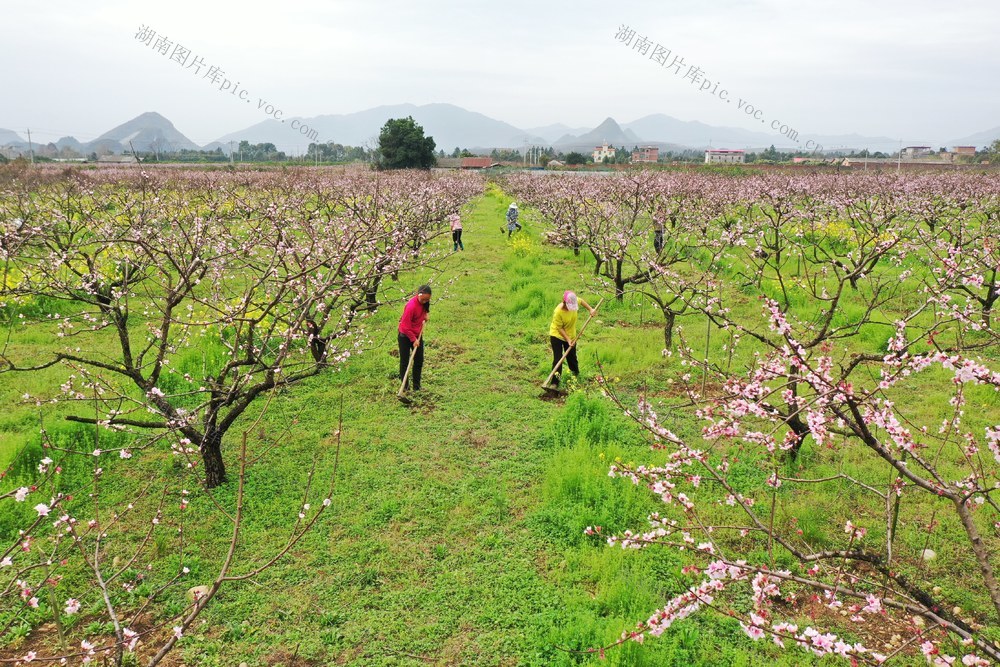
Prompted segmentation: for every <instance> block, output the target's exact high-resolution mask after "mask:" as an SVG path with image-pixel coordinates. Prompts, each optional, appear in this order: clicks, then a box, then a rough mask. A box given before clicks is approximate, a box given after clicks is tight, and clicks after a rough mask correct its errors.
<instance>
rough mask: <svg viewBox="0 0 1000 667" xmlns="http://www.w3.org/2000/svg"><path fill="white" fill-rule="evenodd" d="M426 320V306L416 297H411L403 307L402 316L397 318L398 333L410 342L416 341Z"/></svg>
mask: <svg viewBox="0 0 1000 667" xmlns="http://www.w3.org/2000/svg"><path fill="white" fill-rule="evenodd" d="M426 321H427V307H426V306H424V304H422V303H420V301H419V300H418V299H417V297H413V298H412V299H410V300H409V301H408V302H407V303H406V308H403V316H402V317H401V318H399V333H401V334H403V335H404V336H406V337H407V338H409V339H410V342H411V343H415V342H417V337H418V336H420V332H421V331H423V330H424V322H426Z"/></svg>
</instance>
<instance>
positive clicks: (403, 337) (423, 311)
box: [396, 285, 431, 391]
mask: <svg viewBox="0 0 1000 667" xmlns="http://www.w3.org/2000/svg"><path fill="white" fill-rule="evenodd" d="M430 312H431V288H430V285H421V286H420V288H419V289H417V294H416V296H414V297H413V298H412V299H410V300H409V301H408V302H407V303H406V307H405V308H403V316H402V317H400V318H399V333H398V334H397V336H396V341H397V343H398V344H399V379H400V381H402V380H403V376H404V375H406V367H407V366H409V364H410V353H411V352H412V351H413V350H414V349H415V350H416V353H415V354H414V355H413V368H412V369H411V370H410V376H411V378H408V379H407V381H406V390H407V391H409V390H410V379H412V380H413V390H414V391H420V375H421V371H422V370H423V368H424V346H423V338H422V336H421V334H423V331H424V323H425V322H427V318H428V317H430Z"/></svg>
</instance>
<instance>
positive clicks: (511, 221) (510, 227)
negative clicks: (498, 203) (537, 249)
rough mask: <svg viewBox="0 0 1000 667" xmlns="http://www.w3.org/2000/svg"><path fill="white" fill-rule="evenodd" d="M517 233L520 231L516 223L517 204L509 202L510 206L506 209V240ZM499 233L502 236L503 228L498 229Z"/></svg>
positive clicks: (518, 224) (519, 226)
mask: <svg viewBox="0 0 1000 667" xmlns="http://www.w3.org/2000/svg"><path fill="white" fill-rule="evenodd" d="M519 231H521V225H520V223H518V221H517V204H515V203H514V202H511V203H510V206H508V207H507V238H510V235H511V234H513V233H514V232H519ZM500 233H501V234H503V227H501V228H500Z"/></svg>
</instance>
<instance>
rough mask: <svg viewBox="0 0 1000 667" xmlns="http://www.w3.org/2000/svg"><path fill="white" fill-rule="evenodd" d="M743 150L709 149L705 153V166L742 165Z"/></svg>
mask: <svg viewBox="0 0 1000 667" xmlns="http://www.w3.org/2000/svg"><path fill="white" fill-rule="evenodd" d="M743 153H744V151H743V149H741V148H737V149H728V148H709V149H708V150H707V151H705V164H724V163H731V162H739V163H742V162H743V161H744V160H743Z"/></svg>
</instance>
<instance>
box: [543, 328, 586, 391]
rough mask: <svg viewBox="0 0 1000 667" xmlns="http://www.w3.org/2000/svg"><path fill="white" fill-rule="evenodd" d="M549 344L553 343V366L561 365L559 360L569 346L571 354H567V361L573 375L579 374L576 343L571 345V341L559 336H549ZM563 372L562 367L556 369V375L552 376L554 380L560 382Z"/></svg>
mask: <svg viewBox="0 0 1000 667" xmlns="http://www.w3.org/2000/svg"><path fill="white" fill-rule="evenodd" d="M549 344H550V345H552V368H555V367H556V366H558V365H559V360H560V359H562V356H563V355H564V354H566V348H569V354H567V355H566V363H567V364H569V370H570V372H571V373H573V375H579V374H580V366H579V365H578V364H577V362H576V345H574V346H573V347H569V343H567V342H566V341H564V340H563V339H562V338H559V337H557V336H549ZM561 374H562V368H560V369H559V370H557V371H556V375H555V377H554V378H552V381H553V382H554V383H556V384H559V376H560V375H561Z"/></svg>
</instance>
